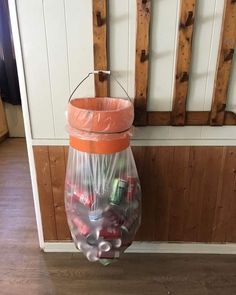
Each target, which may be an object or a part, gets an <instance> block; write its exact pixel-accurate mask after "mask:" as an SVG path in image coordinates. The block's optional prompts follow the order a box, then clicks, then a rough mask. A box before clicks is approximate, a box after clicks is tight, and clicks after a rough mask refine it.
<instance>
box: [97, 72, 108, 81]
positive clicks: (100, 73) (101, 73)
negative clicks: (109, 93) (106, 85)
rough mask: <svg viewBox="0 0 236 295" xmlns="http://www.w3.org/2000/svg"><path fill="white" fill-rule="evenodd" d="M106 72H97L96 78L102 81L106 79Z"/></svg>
mask: <svg viewBox="0 0 236 295" xmlns="http://www.w3.org/2000/svg"><path fill="white" fill-rule="evenodd" d="M107 77H108V74H106V73H103V72H99V73H98V80H99V82H104V81H105V80H107Z"/></svg>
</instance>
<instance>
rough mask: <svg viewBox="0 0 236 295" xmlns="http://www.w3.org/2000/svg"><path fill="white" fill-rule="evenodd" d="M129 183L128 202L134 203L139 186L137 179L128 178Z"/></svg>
mask: <svg viewBox="0 0 236 295" xmlns="http://www.w3.org/2000/svg"><path fill="white" fill-rule="evenodd" d="M127 181H128V192H127V197H126V201H127V202H132V201H133V200H134V196H135V191H136V186H137V178H135V177H132V176H128V177H127Z"/></svg>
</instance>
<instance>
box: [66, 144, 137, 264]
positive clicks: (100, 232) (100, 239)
mask: <svg viewBox="0 0 236 295" xmlns="http://www.w3.org/2000/svg"><path fill="white" fill-rule="evenodd" d="M65 192H66V193H65V205H66V212H67V219H68V224H69V227H70V231H71V234H72V238H73V240H74V242H75V245H76V247H77V248H78V249H79V250H81V251H82V252H83V253H84V254H85V256H86V257H87V258H88V260H90V261H97V260H100V261H101V262H104V261H103V259H109V260H111V259H116V258H119V257H120V255H121V253H122V252H124V250H125V249H126V248H127V247H128V246H130V245H131V243H132V241H133V239H134V236H135V234H136V232H137V229H138V227H139V225H140V220H141V188H140V182H139V178H138V174H137V170H136V166H135V162H134V159H133V155H132V151H131V149H130V147H128V148H127V149H125V150H123V151H121V152H118V153H115V154H108V155H106V154H89V153H86V152H80V151H78V150H76V149H74V148H72V147H70V150H69V158H68V166H67V174H66V188H65ZM106 263H109V261H106Z"/></svg>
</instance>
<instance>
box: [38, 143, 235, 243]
mask: <svg viewBox="0 0 236 295" xmlns="http://www.w3.org/2000/svg"><path fill="white" fill-rule="evenodd" d="M132 150H133V153H134V157H135V160H136V164H137V168H138V172H139V176H140V179H141V184H142V190H143V204H142V206H143V214H142V225H141V228H140V230H139V232H138V234H137V237H136V239H137V240H143V241H190V242H236V147H132ZM67 153H68V149H67V147H59V146H50V147H48V146H35V147H34V155H35V163H36V170H37V179H38V187H39V195H40V206H41V212H42V220H43V229H44V236H45V240H49V241H50V240H67V239H70V233H69V230H68V227H67V222H66V216H65V209H64V187H63V182H64V178H65V167H66V161H67Z"/></svg>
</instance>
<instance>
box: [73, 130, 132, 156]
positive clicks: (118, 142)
mask: <svg viewBox="0 0 236 295" xmlns="http://www.w3.org/2000/svg"><path fill="white" fill-rule="evenodd" d="M129 141H130V137H129V135H128V134H127V135H126V136H125V137H122V138H118V139H112V140H100V141H92V140H84V139H81V138H78V137H74V136H70V146H71V147H73V148H74V149H76V150H78V151H81V152H86V153H90V154H113V153H117V152H120V151H122V150H125V149H126V148H128V147H129V144H130V143H129Z"/></svg>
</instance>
